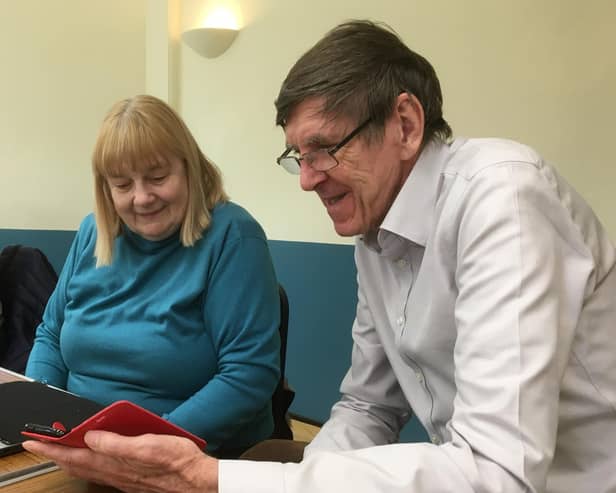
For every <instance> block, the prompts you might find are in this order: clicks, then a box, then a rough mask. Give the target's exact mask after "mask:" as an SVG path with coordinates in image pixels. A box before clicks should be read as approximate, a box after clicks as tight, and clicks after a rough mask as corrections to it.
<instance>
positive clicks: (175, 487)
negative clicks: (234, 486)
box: [23, 431, 218, 493]
mask: <svg viewBox="0 0 616 493" xmlns="http://www.w3.org/2000/svg"><path fill="white" fill-rule="evenodd" d="M85 442H86V444H87V445H88V447H89V448H72V447H66V446H63V445H53V444H50V443H43V442H35V441H27V442H24V444H23V446H24V448H25V449H26V450H28V451H29V452H32V453H35V454H38V455H42V456H45V457H47V458H49V459H51V460H53V461H54V462H56V464H57V465H58V466H60V467H61V468H62V469H64V470H65V471H66V472H67V473H68V474H70V475H72V476H77V477H80V478H83V479H86V480H88V481H93V482H95V483H101V484H107V485H111V486H114V487H115V488H118V489H120V490H122V491H125V492H127V493H197V492H199V493H217V491H218V461H217V460H216V459H213V458H211V457H209V456H207V455H206V454H204V453H203V452H202V451H201V450H199V448H198V447H197V446H196V445H195V444H194V443H193V442H191V441H190V440H188V439H186V438H180V437H174V436H169V435H152V434H147V435H140V436H137V437H126V436H121V435H117V434H115V433H111V432H105V431H90V432H88V433H87V434H86V436H85Z"/></svg>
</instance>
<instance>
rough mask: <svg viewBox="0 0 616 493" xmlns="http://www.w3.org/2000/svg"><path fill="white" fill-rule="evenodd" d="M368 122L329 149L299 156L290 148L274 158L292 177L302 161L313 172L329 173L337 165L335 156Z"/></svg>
mask: <svg viewBox="0 0 616 493" xmlns="http://www.w3.org/2000/svg"><path fill="white" fill-rule="evenodd" d="M370 121H371V119H370V118H368V119H367V120H366V121H364V122H363V123H362V124H361V125H359V126H358V127H357V128H356V129H355V130H353V131H352V132H351V133H350V134H348V135H347V136H346V137H345V138H344V139H342V140H341V141H340V142H338V143H337V144H336V145H335V146H333V147H330V148H329V149H325V148H324V149H316V150H314V151H310V152H306V153H305V154H299V153H298V152H297V151H296V150H295V149H293V148H292V147H288V148H287V149H286V150H285V151H284V152H283V153H282V154H281V155H280V157H278V158H276V162H277V163H278V164H279V165H280V166H282V167H283V168H284V169H286V170H287V171H288V172H289V173H291V174H293V175H299V174H300V170H301V166H302V161H303V162H304V163H306V164H307V165H308V166H310V167H311V168H312V169H313V170H315V171H329V170H330V169H332V168H335V167H336V166H338V164H339V163H338V160H337V159H336V156H335V154H336V153H337V152H338V151H339V150H340V149H342V148H343V147H344V146H345V145H347V144H348V143H349V142H350V141H351V139H352V138H353V137H355V136H356V135H357V134H358V133H359V132H361V131H362V130H363V129H364V128H366V127H367V126H368V123H370Z"/></svg>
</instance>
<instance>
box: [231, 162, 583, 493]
mask: <svg viewBox="0 0 616 493" xmlns="http://www.w3.org/2000/svg"><path fill="white" fill-rule="evenodd" d="M554 186H555V185H554V184H553V183H550V182H549V181H548V180H545V179H544V178H543V177H541V176H540V173H539V172H538V170H537V169H536V168H535V167H533V166H530V165H525V164H523V163H520V164H518V163H504V164H503V165H501V166H496V167H491V169H489V170H486V171H483V172H481V173H479V174H478V175H477V176H476V177H474V178H472V179H471V180H469V182H468V183H467V185H466V190H464V191H461V193H460V197H461V198H460V200H459V202H458V203H457V204H456V208H455V211H453V212H452V214H453V215H454V216H456V218H457V219H456V221H455V222H456V224H458V225H459V229H458V230H457V231H456V232H455V233H456V237H457V241H458V247H457V251H456V252H455V254H456V255H457V258H458V262H457V267H456V269H455V272H454V276H453V278H454V282H455V289H456V290H457V292H458V296H457V300H456V304H455V326H456V330H457V340H456V344H455V349H454V354H453V358H454V361H455V367H456V371H455V384H456V388H457V393H456V395H455V398H454V410H453V415H452V417H451V420H450V422H449V423H448V430H449V432H450V439H449V440H448V441H447V442H446V443H444V444H442V445H434V444H428V443H415V444H394V445H385V446H379V447H369V448H364V449H360V450H353V451H344V452H343V451H338V452H316V451H315V453H311V454H310V455H309V456H308V457H307V458H306V459H304V461H303V462H302V463H301V464H273V463H263V465H260V464H257V463H252V464H241V463H238V462H233V461H230V462H225V461H223V462H221V463H220V466H219V467H220V486H221V487H220V493H235V492H239V491H246V490H247V489H250V491H252V492H253V493H260V492H265V491H267V492H270V493H272V492H274V493H278V492H280V493H282V492H285V493H308V492H310V493H319V492H326V491H339V492H347V491H348V492H353V493H363V492H366V493H368V492H374V491H387V492H413V493H446V492H447V493H449V492H451V491H456V492H458V493H473V492H477V491H499V492H501V493H528V492H532V493H538V492H542V491H546V482H547V472H548V469H549V467H550V464H551V462H552V458H553V455H554V450H555V447H556V436H557V426H558V418H559V398H560V395H559V393H560V382H561V379H562V376H563V374H564V370H565V367H566V364H567V361H568V359H569V354H570V351H571V344H572V339H573V337H574V334H575V328H576V324H577V321H578V319H579V314H580V311H581V309H582V306H583V302H584V298H585V295H587V294H588V293H587V290H588V289H589V288H588V286H589V283H588V279H589V277H590V276H591V275H592V270H593V261H592V255H591V254H590V253H589V252H588V251H587V248H586V247H585V246H584V242H583V240H582V239H581V235H580V234H579V232H578V231H577V230H576V226H575V225H574V224H573V222H572V221H571V220H570V216H569V211H568V210H567V208H566V207H564V206H563V205H562V204H561V202H560V200H561V198H560V197H559V195H558V192H557V191H555V190H554ZM355 361H356V360H354V361H353V364H355ZM326 426H327V425H326ZM349 433H350V434H351V432H349ZM248 481H249V482H248ZM249 486H250V487H249Z"/></svg>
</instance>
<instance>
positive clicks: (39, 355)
mask: <svg viewBox="0 0 616 493" xmlns="http://www.w3.org/2000/svg"><path fill="white" fill-rule="evenodd" d="M92 227H93V219H92V216H88V217H87V218H86V219H85V220H84V221H83V223H82V225H81V227H80V228H79V231H78V232H77V235H76V236H75V239H74V240H73V243H72V244H71V248H70V250H69V252H68V256H67V258H66V261H65V263H64V267H63V268H62V272H61V273H60V277H59V278H58V283H57V284H56V287H55V289H54V291H53V293H52V294H51V296H50V297H49V300H48V302H47V305H46V307H45V311H44V312H43V319H42V321H41V323H40V325H39V326H38V327H37V329H36V337H35V339H34V345H33V347H32V351H31V352H30V356H29V358H28V365H27V366H26V376H28V377H30V378H33V379H34V380H37V381H39V382H43V383H47V384H49V385H53V386H54V387H58V388H61V389H65V388H66V382H67V378H68V368H67V367H66V365H65V363H64V359H63V358H62V354H61V351H60V333H61V331H62V325H63V324H64V309H65V307H66V304H67V302H68V298H67V287H68V284H69V282H70V280H71V277H72V276H73V271H74V266H75V263H76V260H77V259H78V258H79V256H80V255H82V253H83V252H82V251H81V249H82V248H81V247H80V245H81V244H82V243H83V241H82V240H83V237H84V236H87V235H88V232H87V230H88V229H90V228H92Z"/></svg>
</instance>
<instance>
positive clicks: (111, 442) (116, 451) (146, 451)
mask: <svg viewBox="0 0 616 493" xmlns="http://www.w3.org/2000/svg"><path fill="white" fill-rule="evenodd" d="M84 440H85V442H86V445H87V446H88V447H90V448H91V449H92V450H94V451H96V452H99V453H101V454H105V455H108V456H111V457H117V458H121V459H123V460H127V461H136V462H142V463H146V464H151V465H158V464H162V463H167V462H168V459H169V458H172V457H173V456H176V455H177V456H178V457H186V456H188V455H191V454H194V453H195V452H199V453H201V451H200V450H199V448H198V447H197V446H196V445H195V444H194V443H193V442H191V441H190V440H188V439H186V438H181V437H175V436H170V435H153V434H145V435H139V436H136V437H127V436H123V435H118V434H116V433H111V432H105V431H89V432H88V433H86V435H85V437H84Z"/></svg>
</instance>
